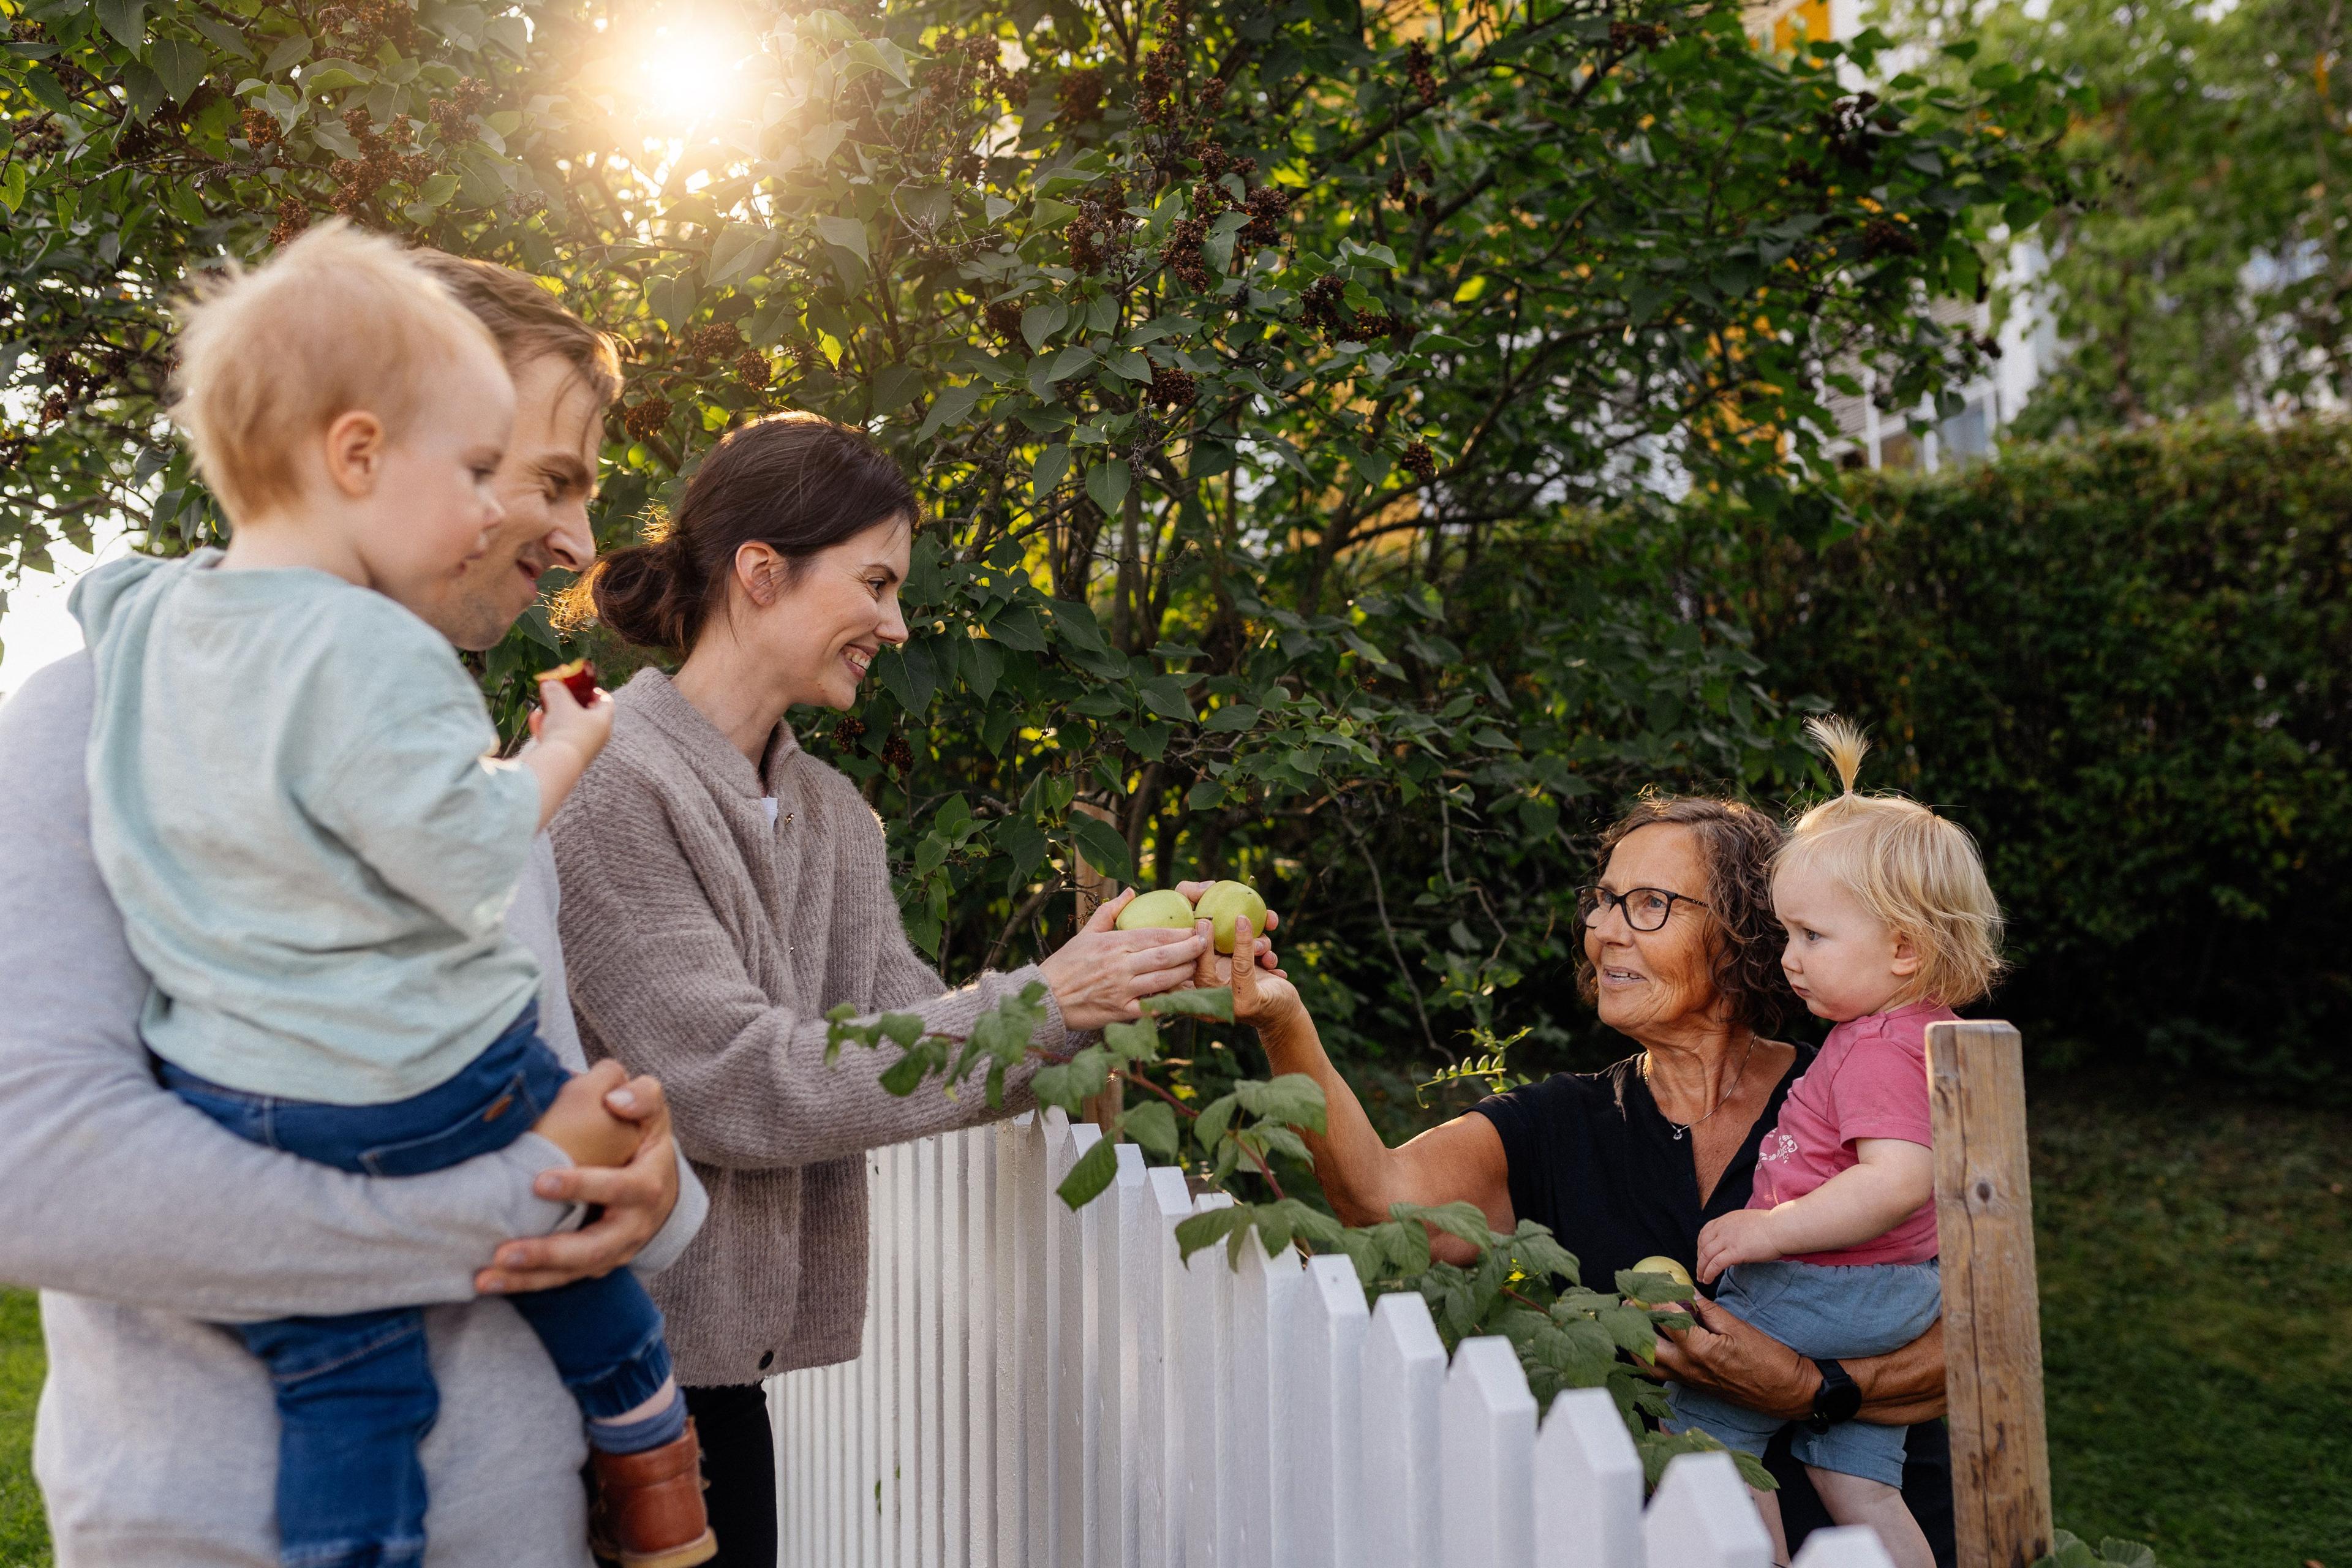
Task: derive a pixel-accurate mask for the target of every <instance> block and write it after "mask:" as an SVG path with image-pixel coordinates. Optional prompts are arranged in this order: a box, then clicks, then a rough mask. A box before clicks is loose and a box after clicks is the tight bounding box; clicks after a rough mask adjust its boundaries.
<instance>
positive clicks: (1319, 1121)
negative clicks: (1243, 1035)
mask: <svg viewBox="0 0 2352 1568" xmlns="http://www.w3.org/2000/svg"><path fill="white" fill-rule="evenodd" d="M1234 1094H1235V1095H1237V1096H1238V1097H1239V1098H1240V1100H1241V1102H1242V1109H1243V1110H1246V1111H1248V1112H1249V1113H1250V1114H1251V1115H1253V1116H1263V1117H1265V1118H1267V1119H1268V1120H1270V1121H1278V1122H1281V1123H1282V1124H1283V1125H1285V1126H1286V1127H1304V1128H1306V1129H1307V1131H1310V1132H1320V1131H1323V1111H1324V1107H1323V1086H1322V1085H1320V1084H1318V1083H1317V1082H1316V1081H1315V1080H1314V1079H1312V1078H1310V1077H1308V1076H1307V1074H1305V1073H1303V1072H1286V1073H1284V1074H1283V1075H1282V1076H1281V1077H1279V1078H1276V1079H1244V1080H1243V1081H1242V1082H1240V1083H1238V1084H1235V1085H1234ZM1473 1206H1475V1205H1473ZM1479 1223H1480V1224H1481V1225H1482V1226H1483V1225H1484V1224H1485V1223H1486V1221H1485V1218H1484V1216H1481V1218H1480V1220H1479Z"/></svg>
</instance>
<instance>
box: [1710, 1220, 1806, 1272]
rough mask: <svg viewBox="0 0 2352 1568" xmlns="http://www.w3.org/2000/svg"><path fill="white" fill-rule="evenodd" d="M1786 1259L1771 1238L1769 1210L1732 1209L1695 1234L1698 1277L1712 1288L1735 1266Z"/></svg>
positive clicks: (1777, 1244)
mask: <svg viewBox="0 0 2352 1568" xmlns="http://www.w3.org/2000/svg"><path fill="white" fill-rule="evenodd" d="M1784 1256H1786V1255H1785V1254H1784V1253H1782V1252H1781V1250H1780V1244H1779V1243H1778V1242H1775V1241H1774V1240H1773V1239H1772V1211H1771V1210H1770V1209H1734V1210H1732V1211H1731V1212H1730V1213H1729V1214H1727V1215H1719V1216H1717V1218H1715V1219H1712V1220H1709V1221H1708V1222H1707V1225H1706V1229H1705V1230H1702V1231H1700V1232H1699V1233H1698V1278H1699V1283H1700V1284H1702V1285H1712V1284H1714V1283H1715V1281H1716V1278H1717V1276H1718V1275H1720V1274H1721V1273H1722V1272H1723V1271H1724V1270H1725V1269H1727V1268H1730V1267H1731V1266H1732V1265H1733V1264H1735V1263H1769V1262H1771V1261H1772V1260H1773V1259H1774V1258H1780V1257H1784Z"/></svg>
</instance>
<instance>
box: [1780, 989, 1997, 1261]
mask: <svg viewBox="0 0 2352 1568" xmlns="http://www.w3.org/2000/svg"><path fill="white" fill-rule="evenodd" d="M1958 1016H1959V1015H1958V1014H1957V1013H1955V1012H1953V1011H1952V1010H1951V1009H1950V1008H1949V1007H1946V1006H1943V1005H1939V1004H1937V1003H1933V1002H1918V1003H1914V1004H1913V1005H1910V1006H1908V1007H1897V1008H1896V1009H1895V1011H1893V1012H1892V1013H1874V1014H1872V1015H1871V1016H1868V1017H1866V1018H1855V1019H1853V1020H1851V1021H1849V1022H1847V1023H1843V1024H1840V1025H1839V1026H1837V1027H1836V1028H1834V1029H1832V1030H1831V1031H1830V1037H1829V1038H1828V1039H1826V1040H1824V1041H1822V1050H1821V1054H1820V1055H1819V1056H1817V1057H1815V1058H1813V1065H1812V1066H1811V1068H1807V1069H1806V1072H1805V1076H1804V1077H1802V1078H1801V1079H1798V1080H1797V1082H1796V1086H1795V1087H1794V1088H1792V1089H1790V1090H1789V1098H1788V1099H1787V1100H1783V1101H1781V1104H1780V1125H1779V1126H1777V1127H1775V1128H1774V1129H1773V1130H1772V1131H1769V1132H1768V1133H1766V1134H1765V1135H1764V1142H1763V1143H1762V1144H1761V1145H1760V1146H1759V1148H1758V1150H1757V1152H1756V1185H1755V1188H1754V1190H1753V1191H1752V1192H1751V1193H1750V1194H1749V1196H1748V1207H1749V1208H1752V1209H1769V1208H1772V1207H1775V1206H1777V1205H1780V1204H1785V1203H1787V1202H1788V1201H1789V1200H1790V1199H1791V1198H1801V1197H1803V1196H1804V1195H1805V1194H1807V1193H1810V1192H1811V1191H1812V1190H1813V1189H1814V1188H1815V1187H1818V1186H1820V1185H1821V1184H1822V1183H1823V1182H1826V1181H1828V1180H1829V1179H1830V1178H1831V1177H1832V1176H1834V1175H1836V1174H1837V1173H1839V1172H1841V1171H1850V1170H1852V1169H1853V1167H1854V1166H1855V1165H1857V1164H1859V1163H1861V1162H1860V1160H1859V1159H1858V1158H1857V1157H1856V1155H1855V1154H1854V1152H1853V1145H1854V1142H1855V1140H1857V1139H1862V1138H1900V1139H1902V1140H1903V1141H1904V1142H1908V1143H1920V1144H1925V1145H1926V1146H1927V1147H1929V1148H1933V1147H1935V1142H1936V1139H1935V1133H1934V1132H1933V1131H1932V1130H1931V1129H1932V1127H1933V1122H1932V1121H1931V1120H1930V1118H1929V1116H1928V1112H1927V1026H1928V1025H1930V1024H1939V1023H1942V1022H1944V1021H1946V1020H1948V1019H1955V1018H1958ZM1935 1256H1936V1205H1934V1204H1932V1203H1925V1204H1921V1205H1919V1206H1918V1208H1917V1209H1916V1210H1914V1211H1913V1212H1912V1213H1911V1214H1910V1215H1908V1216H1907V1217H1906V1218H1905V1219H1904V1220H1903V1221H1902V1223H1901V1224H1899V1225H1897V1226H1895V1228H1894V1229H1892V1230H1890V1231H1888V1232H1887V1233H1886V1234H1885V1235H1884V1236H1879V1237H1872V1238H1871V1239H1870V1240H1868V1241H1865V1242H1864V1243H1862V1244H1861V1245H1860V1246H1858V1247H1845V1248H1843V1250H1841V1251H1837V1252H1801V1253H1792V1254H1791V1255H1790V1257H1791V1258H1792V1259H1793V1260H1794V1261H1796V1262H1799V1263H1831V1264H1847V1265H1856V1264H1864V1263H1925V1262H1927V1260H1928V1259H1929V1258H1933V1257H1935Z"/></svg>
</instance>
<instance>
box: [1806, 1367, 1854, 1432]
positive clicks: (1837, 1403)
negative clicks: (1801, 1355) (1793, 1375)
mask: <svg viewBox="0 0 2352 1568" xmlns="http://www.w3.org/2000/svg"><path fill="white" fill-rule="evenodd" d="M1813 1364H1814V1365H1815V1366H1817V1367H1819V1368H1821V1370H1822V1385H1821V1386H1820V1387H1819V1388H1817V1389H1815V1390H1813V1413H1812V1414H1811V1415H1808V1416H1806V1417H1805V1425H1806V1426H1810V1427H1811V1428H1812V1429H1813V1430H1814V1431H1816V1432H1826V1431H1828V1430H1829V1429H1830V1428H1831V1427H1832V1426H1836V1425H1837V1424H1838V1423H1839V1422H1841V1421H1851V1420H1853V1418H1854V1417H1855V1416H1856V1415H1860V1414H1861V1413H1862V1388H1861V1385H1859V1384H1856V1383H1855V1382H1854V1381H1853V1379H1852V1378H1850V1377H1848V1376H1847V1375H1846V1374H1845V1368H1843V1367H1842V1366H1840V1365H1838V1363H1835V1362H1833V1361H1830V1360H1827V1359H1825V1358H1817V1359H1816V1360H1815V1361H1814V1362H1813Z"/></svg>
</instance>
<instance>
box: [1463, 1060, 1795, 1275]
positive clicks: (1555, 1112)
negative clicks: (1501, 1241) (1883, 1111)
mask: <svg viewBox="0 0 2352 1568" xmlns="http://www.w3.org/2000/svg"><path fill="white" fill-rule="evenodd" d="M1812 1060H1813V1052H1812V1048H1811V1047H1809V1046H1800V1047H1797V1060H1796V1065H1795V1066H1793V1067H1791V1068H1790V1069H1789V1071H1788V1073H1787V1075H1786V1076H1784V1077H1783V1078H1782V1079H1780V1082H1779V1083H1778V1084H1776V1085H1774V1086H1773V1089H1772V1098H1771V1099H1770V1100H1768V1101H1767V1102H1766V1103H1765V1106H1764V1110H1763V1113H1762V1114H1761V1115H1759V1117H1758V1118H1757V1119H1756V1123H1755V1125H1754V1126H1752V1127H1750V1128H1749V1129H1748V1134H1747V1136H1746V1137H1744V1138H1742V1139H1741V1140H1740V1142H1739V1147H1738V1152H1735V1153H1734V1154H1733V1155H1732V1158H1731V1163H1730V1164H1729V1165H1728V1166H1727V1167H1726V1168H1725V1170H1724V1173H1723V1176H1722V1179H1721V1180H1719V1181H1717V1183H1716V1184H1715V1191H1714V1192H1713V1193H1712V1194H1709V1195H1708V1197H1707V1199H1706V1202H1705V1203H1704V1204H1702V1203H1701V1202H1700V1201H1699V1195H1698V1172H1697V1169H1696V1166H1695V1165H1694V1164H1693V1163H1692V1160H1691V1144H1690V1140H1689V1139H1688V1138H1687V1137H1683V1138H1677V1137H1675V1123H1674V1122H1671V1121H1667V1120H1666V1118H1665V1113H1664V1112H1663V1111H1661V1110H1659V1109H1658V1102H1657V1101H1656V1100H1653V1099H1652V1098H1650V1086H1649V1083H1648V1081H1647V1080H1646V1079H1643V1077H1642V1058H1639V1057H1628V1058H1625V1060H1623V1061H1622V1062H1619V1063H1618V1064H1617V1065H1616V1066H1614V1067H1612V1068H1603V1069H1602V1070H1601V1071H1600V1072H1563V1073H1554V1074H1553V1075H1552V1076H1551V1077H1549V1078H1548V1079H1544V1080H1543V1081H1542V1082H1540V1083H1531V1084H1528V1085H1527V1086H1525V1087H1524V1088H1520V1089H1513V1090H1511V1091H1510V1092H1509V1093H1508V1094H1498V1095H1496V1096H1494V1097H1492V1098H1491V1099H1488V1100H1482V1101H1480V1102H1479V1103H1478V1104H1476V1105H1475V1106H1473V1107H1471V1109H1472V1110H1475V1111H1476V1112H1477V1113H1478V1114H1479V1115H1481V1116H1483V1117H1485V1118H1486V1120H1487V1121H1491V1122H1493V1123H1494V1124H1495V1131H1496V1133H1497V1134H1499V1135H1500V1136H1501V1138H1502V1140H1503V1156H1504V1158H1505V1159H1506V1160H1507V1161H1508V1162H1509V1163H1510V1172H1511V1212H1512V1213H1513V1214H1515V1215H1517V1216H1518V1217H1519V1218H1521V1219H1531V1220H1534V1221H1535V1222H1536V1223H1537V1224H1538V1225H1543V1226H1550V1227H1551V1233H1552V1235H1554V1236H1555V1237H1559V1244H1560V1245H1561V1246H1562V1247H1567V1248H1568V1249H1569V1251H1570V1252H1572V1253H1574V1254H1576V1260H1577V1263H1578V1264H1579V1266H1580V1270H1581V1272H1582V1274H1583V1279H1584V1283H1585V1284H1587V1285H1589V1286H1591V1288H1592V1289H1596V1290H1607V1289H1612V1283H1611V1282H1612V1280H1613V1279H1615V1278H1616V1276H1617V1271H1618V1270H1619V1269H1621V1268H1633V1265H1634V1264H1636V1263H1638V1262H1640V1261H1641V1260H1642V1259H1643V1258H1649V1257H1652V1256H1664V1257H1666V1258H1673V1259H1675V1261H1676V1262H1678V1263H1680V1264H1681V1265H1682V1266H1683V1267H1684V1268H1691V1267H1692V1265H1693V1263H1694V1262H1695V1260H1696V1258H1697V1257H1698V1233H1699V1232H1700V1231H1701V1230H1702V1229H1704V1228H1705V1227H1706V1223H1707V1222H1708V1221H1709V1220H1711V1219H1714V1218H1716V1217H1717V1215H1726V1214H1729V1213H1731V1212H1732V1211H1733V1210H1734V1209H1742V1208H1746V1207H1747V1206H1748V1191H1749V1189H1750V1188H1751V1187H1753V1186H1754V1184H1755V1182H1756V1148H1757V1144H1758V1142H1759V1141H1760V1140H1761V1139H1762V1138H1763V1136H1764V1134H1765V1133H1766V1132H1767V1131H1769V1130H1770V1129H1771V1127H1772V1126H1773V1125H1774V1124H1775V1123H1776V1122H1778V1121H1780V1102H1781V1101H1782V1100H1786V1099H1787V1098H1788V1097H1789V1086H1790V1085H1791V1084H1793V1083H1795V1082H1796V1081H1797V1079H1799V1078H1801V1077H1802V1076H1803V1074H1804V1071H1805V1069H1806V1068H1808V1067H1811V1065H1812ZM1710 1293H1711V1292H1710Z"/></svg>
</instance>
